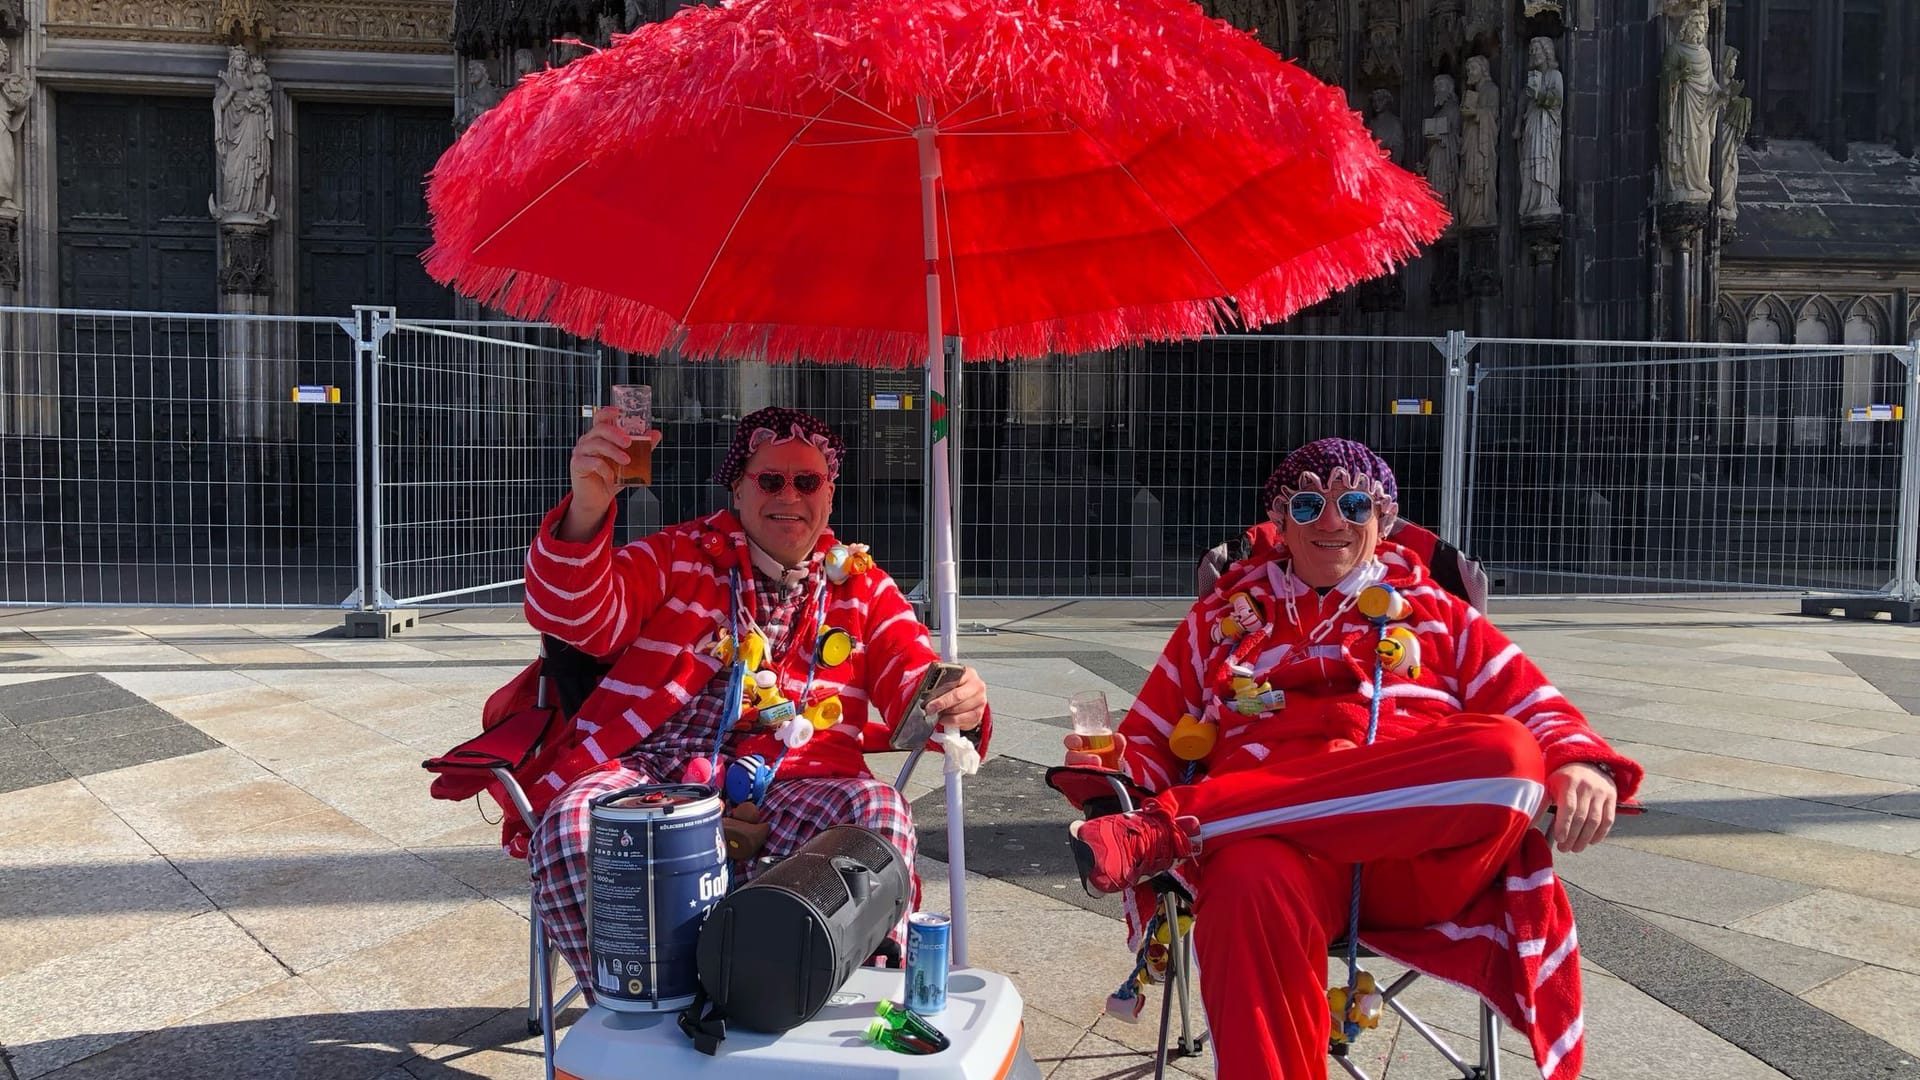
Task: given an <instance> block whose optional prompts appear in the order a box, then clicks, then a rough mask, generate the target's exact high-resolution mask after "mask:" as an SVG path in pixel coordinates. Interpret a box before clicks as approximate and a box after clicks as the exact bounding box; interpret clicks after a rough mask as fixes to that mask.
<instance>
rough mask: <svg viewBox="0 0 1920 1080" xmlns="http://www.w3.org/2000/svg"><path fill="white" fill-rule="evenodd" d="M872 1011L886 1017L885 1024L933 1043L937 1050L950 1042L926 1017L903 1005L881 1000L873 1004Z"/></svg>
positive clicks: (944, 1047) (942, 1048)
mask: <svg viewBox="0 0 1920 1080" xmlns="http://www.w3.org/2000/svg"><path fill="white" fill-rule="evenodd" d="M874 1011H875V1012H877V1013H879V1014H880V1015H881V1016H884V1017H886V1018H887V1024H888V1026H890V1027H893V1028H895V1029H899V1030H904V1031H905V1032H906V1033H907V1034H909V1035H911V1036H913V1037H914V1038H916V1039H919V1040H920V1041H922V1042H926V1043H931V1044H933V1046H934V1048H935V1049H937V1050H945V1049H946V1048H947V1047H948V1046H949V1045H950V1044H949V1043H948V1041H947V1037H946V1036H945V1035H944V1034H942V1033H941V1031H940V1029H939V1028H937V1027H934V1026H933V1025H932V1024H929V1023H927V1021H926V1018H925V1017H923V1016H921V1015H920V1014H919V1013H917V1012H914V1011H913V1010H912V1009H909V1008H907V1007H906V1006H904V1005H896V1004H894V1003H893V1002H891V1001H882V1002H880V1003H879V1004H878V1005H875V1006H874Z"/></svg>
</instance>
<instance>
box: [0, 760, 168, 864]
mask: <svg viewBox="0 0 1920 1080" xmlns="http://www.w3.org/2000/svg"><path fill="white" fill-rule="evenodd" d="M152 854H154V851H153V847H152V846H151V845H149V844H148V843H147V842H146V841H144V840H142V839H140V835H139V834H138V833H136V832H134V831H133V830H132V829H131V828H128V826H127V823H126V822H124V821H122V820H120V818H119V816H118V815H116V814H115V813H114V812H113V811H112V810H110V809H108V808H107V806H106V804H104V803H102V802H101V801H100V800H99V799H97V798H95V797H94V795H93V793H92V792H90V791H88V790H87V789H86V787H85V786H83V785H82V784H81V783H80V781H78V780H72V779H63V780H57V781H55V782H53V783H49V784H43V785H41V786H38V787H33V788H26V789H22V790H19V791H10V792H6V793H0V867H7V868H9V872H11V869H12V868H16V867H20V866H27V865H36V866H37V865H43V864H47V863H60V862H68V861H73V860H81V859H97V858H111V857H114V856H120V855H152Z"/></svg>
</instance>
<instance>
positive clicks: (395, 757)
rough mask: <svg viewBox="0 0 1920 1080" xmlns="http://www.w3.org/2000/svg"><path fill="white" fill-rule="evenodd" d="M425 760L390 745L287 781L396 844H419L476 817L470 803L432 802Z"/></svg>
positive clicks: (297, 772) (290, 775)
mask: <svg viewBox="0 0 1920 1080" xmlns="http://www.w3.org/2000/svg"><path fill="white" fill-rule="evenodd" d="M363 730H364V729H363ZM370 734H371V733H370ZM375 737H376V738H381V736H375ZM421 757H422V755H421V752H420V751H419V750H416V749H414V748H412V747H407V746H400V745H398V744H395V743H392V742H390V741H388V742H386V744H385V745H383V746H379V747H376V748H374V749H371V750H367V751H364V752H361V753H358V754H354V755H352V756H350V757H341V758H336V759H329V760H322V761H318V762H316V763H315V764H311V765H305V766H302V767H300V768H297V769H288V770H286V771H285V772H283V773H282V774H281V775H282V776H284V777H285V778H286V779H287V780H288V781H290V782H292V783H294V784H297V785H299V786H300V787H301V788H302V789H303V790H305V791H307V792H309V793H310V794H312V795H313V796H314V797H315V798H317V799H319V800H320V801H322V802H324V803H326V804H327V805H329V806H331V807H333V808H334V809H336V810H339V811H340V812H341V813H343V814H345V815H347V816H348V817H350V818H352V819H353V820H355V821H357V822H359V823H360V824H362V825H365V826H366V827H367V828H369V829H372V830H373V831H374V832H377V833H379V834H380V835H382V836H384V837H387V838H388V839H389V840H392V841H393V842H394V843H396V844H401V845H409V844H418V843H421V842H422V841H426V840H430V839H432V838H434V837H436V836H440V835H441V834H443V833H447V832H451V831H453V830H455V829H462V828H466V827H467V826H469V825H472V824H473V819H474V813H475V811H474V808H473V806H472V805H471V804H469V803H454V802H445V801H442V800H439V799H433V798H430V797H428V796H427V786H428V781H429V780H430V779H431V777H430V776H429V774H428V773H427V772H426V771H425V770H423V769H421V768H420V761H421Z"/></svg>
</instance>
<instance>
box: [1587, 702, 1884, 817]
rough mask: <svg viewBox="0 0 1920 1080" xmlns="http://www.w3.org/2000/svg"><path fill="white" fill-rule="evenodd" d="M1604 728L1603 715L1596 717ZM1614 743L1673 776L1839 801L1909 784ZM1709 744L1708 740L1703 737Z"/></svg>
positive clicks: (1871, 797) (1866, 802)
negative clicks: (1599, 717)
mask: <svg viewBox="0 0 1920 1080" xmlns="http://www.w3.org/2000/svg"><path fill="white" fill-rule="evenodd" d="M1596 723H1599V724H1600V725H1601V727H1602V728H1603V729H1604V727H1605V726H1606V725H1605V724H1604V719H1603V718H1601V719H1597V720H1596ZM1611 741H1612V742H1613V746H1614V749H1616V750H1618V751H1620V752H1621V753H1623V754H1626V755H1627V756H1628V757H1631V758H1633V759H1634V760H1635V761H1638V762H1639V763H1640V764H1641V765H1643V766H1645V767H1646V768H1647V770H1648V771H1649V772H1655V773H1659V774H1660V775H1662V776H1666V777H1670V778H1672V779H1675V780H1692V781H1696V782H1699V783H1708V784H1717V785H1719V786H1721V787H1731V788H1740V789H1742V790H1745V791H1752V792H1758V793H1763V794H1767V795H1785V796H1789V797H1791V798H1799V799H1810V800H1812V801H1814V802H1828V803H1834V804H1837V805H1840V806H1871V805H1873V804H1874V803H1875V802H1876V800H1879V799H1883V798H1885V797H1887V796H1889V795H1899V794H1901V793H1903V792H1907V791H1911V790H1913V789H1912V788H1911V787H1910V786H1908V785H1906V784H1896V783H1894V782H1893V781H1890V780H1874V779H1869V778H1865V777H1859V776H1852V775H1849V774H1847V773H1838V772H1825V771H1822V770H1819V769H1802V768H1798V767H1795V766H1792V765H1775V764H1773V763H1772V762H1766V761H1752V760H1749V759H1747V758H1730V757H1722V756H1720V755H1718V754H1700V753H1694V752H1693V751H1691V750H1680V749H1676V748H1674V747H1671V746H1654V745H1651V744H1648V743H1639V742H1631V741H1629V740H1626V739H1613V740H1611ZM1702 744H1703V745H1707V746H1711V745H1712V742H1711V740H1702Z"/></svg>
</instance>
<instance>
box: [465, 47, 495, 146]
mask: <svg viewBox="0 0 1920 1080" xmlns="http://www.w3.org/2000/svg"><path fill="white" fill-rule="evenodd" d="M498 104H500V88H499V87H497V86H495V85H494V84H493V72H491V71H489V70H487V62H486V61H485V60H468V61H467V85H466V86H465V87H464V89H463V93H462V95H461V98H460V115H459V116H458V117H457V118H456V121H455V126H456V127H458V128H460V129H461V130H465V129H466V128H467V127H468V126H470V125H471V124H472V123H473V122H474V121H475V120H478V119H480V114H481V113H483V112H486V111H487V110H488V109H491V108H493V107H494V106H495V105H498Z"/></svg>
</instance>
